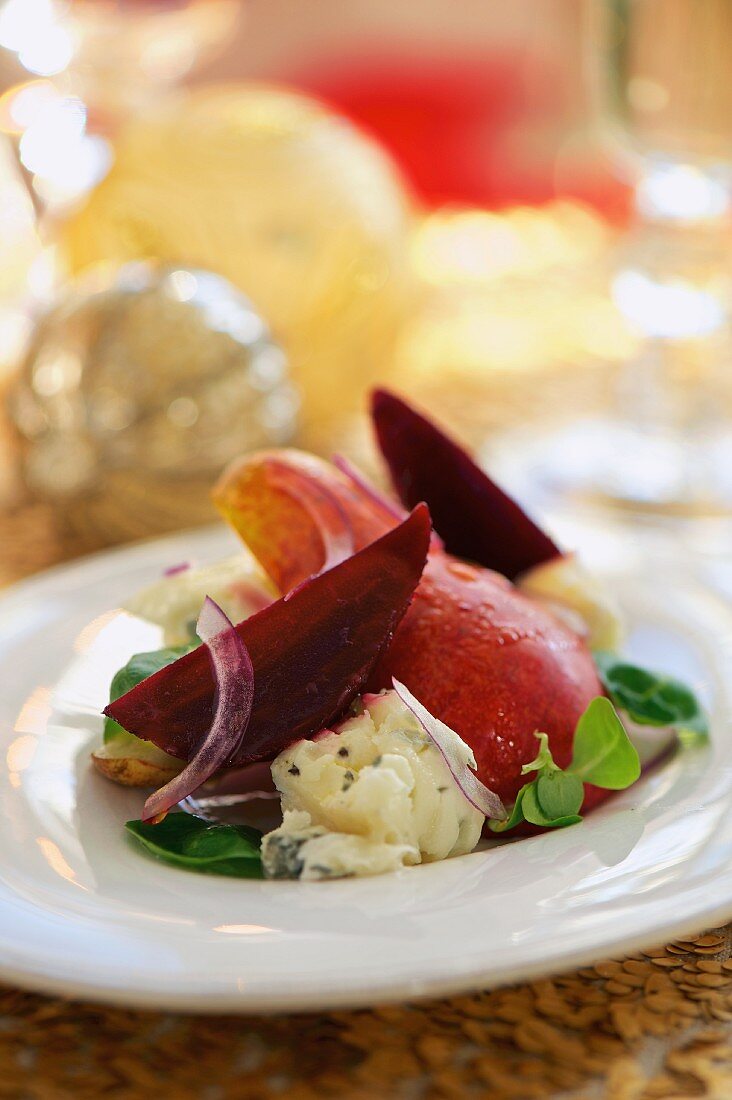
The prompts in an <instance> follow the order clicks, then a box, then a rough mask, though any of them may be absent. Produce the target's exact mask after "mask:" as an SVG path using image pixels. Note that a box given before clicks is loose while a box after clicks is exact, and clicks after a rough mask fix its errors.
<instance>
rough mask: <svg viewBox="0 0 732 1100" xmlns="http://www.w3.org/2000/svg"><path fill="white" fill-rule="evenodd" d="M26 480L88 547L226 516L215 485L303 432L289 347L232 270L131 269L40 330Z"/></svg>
mask: <svg viewBox="0 0 732 1100" xmlns="http://www.w3.org/2000/svg"><path fill="white" fill-rule="evenodd" d="M10 412H11V416H12V419H13V421H14V423H15V425H16V427H17V429H18V432H19V434H20V438H21V448H20V454H21V464H22V474H23V478H24V481H25V483H26V485H27V487H28V489H29V490H30V492H31V493H32V494H34V495H35V496H37V497H39V498H41V499H45V500H49V501H51V502H52V504H53V505H54V506H55V508H56V510H57V513H58V516H59V518H60V519H61V520H62V521H63V525H64V526H65V527H66V528H67V529H69V530H70V531H71V533H72V534H73V535H74V537H75V540H76V542H77V544H78V542H79V541H81V542H82V543H84V544H85V545H102V544H106V543H111V542H118V541H121V540H123V539H129V538H134V537H140V536H142V535H148V534H155V533H159V532H163V531H170V530H174V529H177V528H180V527H185V526H191V525H194V524H196V523H201V522H204V521H206V520H208V519H211V518H213V512H212V509H211V506H210V504H209V489H210V485H211V482H212V480H213V479H214V478H215V477H216V475H217V474H218V472H219V471H220V470H221V468H222V467H223V466H224V465H225V463H227V462H228V461H229V460H230V459H232V458H233V457H235V456H236V455H237V454H239V453H240V452H242V451H245V450H248V449H250V448H257V447H265V446H279V445H281V444H283V443H286V442H288V441H289V440H291V438H292V436H293V433H294V430H295V420H296V412H297V397H296V394H295V391H294V390H293V388H292V387H291V385H290V383H289V382H288V380H287V370H286V360H285V356H284V354H283V352H282V351H281V350H280V348H279V347H277V345H276V344H274V342H273V341H272V339H271V337H270V335H269V331H268V329H267V328H266V326H265V324H264V322H263V321H262V320H261V318H260V317H259V315H258V314H257V313H256V311H255V310H254V308H253V306H252V305H251V304H250V303H249V301H248V300H247V299H246V298H245V297H244V295H243V294H241V293H240V292H239V291H237V290H236V289H235V288H234V287H232V286H231V284H230V283H228V282H227V281H226V280H225V279H223V278H221V276H219V275H212V274H211V273H209V272H205V271H201V270H196V269H184V268H178V269H176V268H157V267H155V266H153V265H151V264H149V263H135V264H128V265H126V266H125V267H123V268H122V269H121V270H119V271H118V272H117V273H116V275H115V277H114V278H113V279H111V280H110V279H109V278H107V279H104V278H103V276H102V273H101V272H99V273H97V274H96V275H95V277H94V278H92V276H91V275H90V276H89V277H87V278H84V279H82V280H80V281H79V282H78V283H77V285H75V286H72V287H71V289H70V290H69V292H68V293H67V294H66V295H65V297H64V298H63V300H62V301H61V302H60V303H59V304H57V305H56V306H55V307H54V308H53V309H51V310H50V311H49V312H48V313H47V314H46V316H45V317H43V318H42V319H41V321H40V323H39V324H38V327H37V329H36V333H35V336H34V338H33V340H32V343H31V346H30V348H29V351H28V354H27V356H26V360H25V363H24V365H23V367H22V370H21V373H20V376H19V378H18V380H17V383H16V385H15V389H14V390H13V392H12V393H11V397H10Z"/></svg>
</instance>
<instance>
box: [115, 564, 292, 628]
mask: <svg viewBox="0 0 732 1100" xmlns="http://www.w3.org/2000/svg"><path fill="white" fill-rule="evenodd" d="M206 596H210V597H211V599H212V600H215V601H216V603H217V604H218V605H219V607H221V608H222V609H223V611H224V612H225V614H226V615H228V617H229V618H230V619H231V621H232V622H234V623H239V622H241V621H242V619H246V618H248V617H249V616H250V615H253V614H254V612H255V611H259V610H260V609H261V608H262V607H263V606H264V604H265V603H266V602H267V601H268V600H274V599H276V598H277V594H276V592H275V591H274V588H273V587H272V585H271V584H270V582H269V581H268V580H267V579H266V577H265V576H264V574H263V573H262V572H261V570H260V569H259V568H258V566H257V564H256V562H255V561H254V559H253V558H252V557H251V555H250V554H248V553H242V554H237V555H236V556H235V557H231V558H226V559H225V560H224V561H220V562H217V563H216V564H215V565H207V566H203V567H202V568H198V569H194V568H191V569H184V570H182V571H181V572H180V573H173V574H171V575H170V576H167V577H161V578H160V580H159V581H156V582H155V583H154V584H151V585H150V586H149V587H148V588H145V589H143V590H142V591H141V592H138V594H137V595H136V596H134V597H133V598H132V599H131V600H130V601H129V602H128V603H127V604H126V605H125V611H129V612H130V614H132V615H137V616H139V618H141V619H146V620H147V621H148V622H151V623H155V624H156V625H157V626H160V627H162V629H163V641H164V644H165V645H186V644H187V643H188V642H191V641H195V638H196V621H197V619H198V616H199V614H200V611H201V607H202V605H203V601H204V599H205V598H206Z"/></svg>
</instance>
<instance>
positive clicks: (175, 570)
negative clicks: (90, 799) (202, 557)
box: [163, 561, 191, 577]
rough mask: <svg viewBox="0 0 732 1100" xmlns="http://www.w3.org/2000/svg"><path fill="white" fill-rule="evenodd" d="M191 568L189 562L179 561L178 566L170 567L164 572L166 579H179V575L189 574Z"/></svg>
mask: <svg viewBox="0 0 732 1100" xmlns="http://www.w3.org/2000/svg"><path fill="white" fill-rule="evenodd" d="M190 568H191V563H190V562H189V561H179V562H178V564H177V565H169V566H168V568H167V569H164V570H163V576H164V577H177V576H178V574H179V573H187V572H188V570H189V569H190Z"/></svg>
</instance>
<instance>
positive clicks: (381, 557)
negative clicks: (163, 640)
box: [105, 505, 431, 764]
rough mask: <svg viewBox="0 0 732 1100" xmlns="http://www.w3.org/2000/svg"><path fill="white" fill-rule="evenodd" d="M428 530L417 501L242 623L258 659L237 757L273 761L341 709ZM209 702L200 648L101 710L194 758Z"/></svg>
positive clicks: (397, 612)
mask: <svg viewBox="0 0 732 1100" xmlns="http://www.w3.org/2000/svg"><path fill="white" fill-rule="evenodd" d="M430 532H431V522H430V514H429V511H428V510H427V508H426V507H425V505H420V506H419V507H418V508H415V509H414V511H413V512H412V514H411V516H409V517H408V518H407V519H405V520H404V522H403V523H401V524H399V526H398V527H395V528H393V529H392V530H391V531H389V532H387V534H385V535H383V536H382V537H381V538H380V539H377V540H376V541H375V542H372V543H370V544H369V545H368V546H366V547H364V549H363V550H360V551H359V552H358V553H357V554H354V555H353V557H350V558H347V559H346V560H345V561H343V562H341V563H340V565H337V566H335V567H334V568H333V569H331V570H329V571H328V572H326V573H321V574H320V575H319V576H317V577H315V578H313V579H312V580H310V581H306V582H305V583H304V584H303V585H302V587H300V588H299V589H298V590H296V591H295V592H294V593H292V594H291V595H290V596H289V597H288V598H285V599H281V600H277V602H276V603H273V604H270V606H269V607H266V608H265V609H264V610H263V611H260V612H258V613H257V614H256V615H254V616H253V617H252V618H251V619H246V620H245V621H244V622H243V623H240V624H239V625H238V626H237V628H236V631H237V633H238V634H239V636H240V637H241V638H242V639H243V641H244V643H245V645H246V646H247V649H248V650H249V654H250V656H251V660H252V664H253V666H254V703H253V707H252V713H251V718H250V721H249V727H248V729H247V733H246V737H245V738H244V743H243V744H242V747H241V749H239V750H238V751H237V753H236V755H235V756H234V758H233V760H231V761H230V763H231V764H248V763H251V762H253V761H255V760H266V759H269V758H271V757H273V756H274V755H276V754H277V753H278V752H280V751H281V750H282V749H283V748H285V747H286V746H287V745H289V744H292V742H293V741H298V740H300V739H301V738H303V737H309V736H311V735H312V734H313V733H316V732H317V731H318V730H320V729H322V728H323V727H324V726H327V725H328V723H329V722H331V721H332V720H333V719H334V718H335V717H336V716H337V715H339V714H340V713H341V712H342V711H343V709H344V708H345V707H346V706H347V705H348V703H349V702H350V701H351V700H352V699H353V698H354V696H355V695H356V694H357V693H358V691H359V690H360V688H361V687H362V685H363V683H364V681H365V680H366V678H367V676H368V675H369V673H370V671H371V669H372V668H373V666H374V664H375V662H376V660H377V658H378V657H379V655H380V654H381V652H382V651H383V649H384V648H385V647H386V646H387V645H388V644H389V642H390V641H391V638H392V636H393V634H394V631H395V629H396V627H397V626H398V624H399V622H400V620H401V618H402V616H403V615H404V612H405V611H406V609H407V607H408V606H409V601H410V599H411V596H412V593H413V592H414V589H415V588H416V587H417V584H418V583H419V579H420V577H421V575H422V570H423V568H424V564H425V560H426V557H427V548H428V546H429V540H430ZM213 709H214V683H213V677H212V673H211V665H210V661H209V659H208V655H207V653H206V651H205V648H204V647H203V646H199V648H198V649H195V650H193V652H192V653H187V654H186V655H185V657H181V658H180V659H179V660H177V661H175V662H174V663H173V664H172V665H168V666H167V667H166V668H163V669H161V670H160V672H156V673H155V675H154V676H150V677H149V678H148V679H147V680H143V681H142V683H141V684H138V685H137V687H135V688H133V689H132V691H128V692H127V694H126V695H123V696H122V697H121V698H120V699H117V700H116V701H115V702H114V703H110V705H109V706H108V707H107V708H106V710H105V714H108V715H109V716H110V717H112V718H114V720H115V721H116V722H119V724H120V725H121V726H124V728H125V729H126V730H129V732H130V733H134V734H136V735H137V736H138V737H142V738H144V739H145V740H146V741H152V742H153V744H155V745H157V746H158V747H159V748H161V749H163V751H164V752H168V753H170V754H171V755H172V756H177V757H180V758H181V759H184V760H188V759H190V757H191V756H192V755H193V753H194V752H195V751H196V749H197V747H198V745H199V743H200V741H201V739H202V738H203V736H204V734H205V733H206V731H207V729H208V728H209V726H210V725H211V718H212V714H213Z"/></svg>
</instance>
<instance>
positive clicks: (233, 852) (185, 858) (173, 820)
mask: <svg viewBox="0 0 732 1100" xmlns="http://www.w3.org/2000/svg"><path fill="white" fill-rule="evenodd" d="M125 828H126V829H127V830H128V832H130V833H132V835H133V836H134V837H136V838H137V840H139V841H140V842H141V843H142V844H143V845H144V846H145V848H147V850H148V851H149V852H151V853H152V854H153V855H154V856H157V857H158V859H162V860H164V861H165V862H166V863H172V864H175V865H176V866H178V867H184V868H185V869H186V870H189V871H201V872H203V873H205V874H214V875H230V876H232V877H235V878H261V877H262V860H261V856H260V846H261V840H262V834H261V833H260V832H258V830H257V829H251V828H249V827H248V826H246V825H213V824H211V822H209V821H205V820H204V819H203V818H202V817H194V816H193V815H192V814H186V813H172V814H168V816H167V817H166V818H164V819H163V821H161V822H160V823H159V824H158V825H147V824H145V823H144V822H142V821H128V822H127V824H126V825H125Z"/></svg>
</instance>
